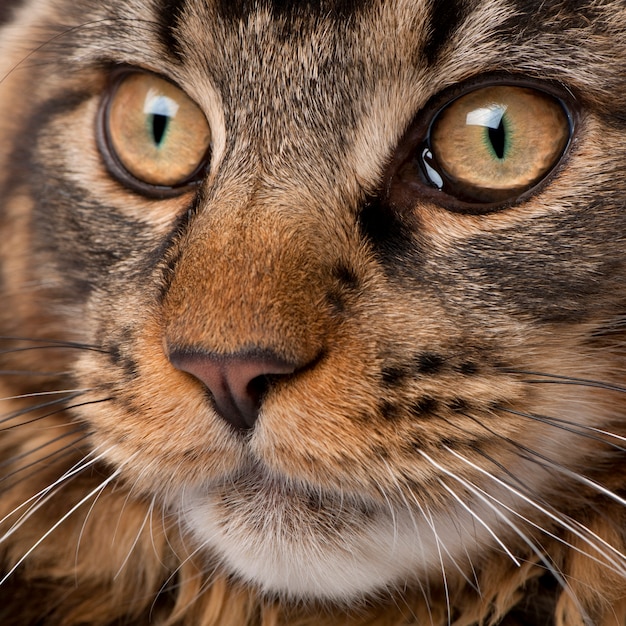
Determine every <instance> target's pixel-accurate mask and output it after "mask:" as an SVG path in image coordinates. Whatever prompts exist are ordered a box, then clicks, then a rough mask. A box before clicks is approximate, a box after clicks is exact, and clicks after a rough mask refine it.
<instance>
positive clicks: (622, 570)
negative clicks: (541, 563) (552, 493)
mask: <svg viewBox="0 0 626 626" xmlns="http://www.w3.org/2000/svg"><path fill="white" fill-rule="evenodd" d="M446 450H447V451H448V452H450V453H451V454H453V455H454V456H455V457H457V458H458V459H459V460H461V461H463V462H464V463H466V464H467V465H469V466H470V467H472V468H473V469H475V470H477V471H479V472H480V473H482V474H483V475H485V476H487V477H488V478H489V479H491V480H493V481H494V482H496V483H497V484H498V485H501V486H502V487H504V488H505V489H507V490H508V491H509V492H510V493H512V494H514V495H515V496H517V497H519V498H520V499H522V500H523V501H524V502H526V503H527V504H530V505H531V506H533V507H534V508H535V509H537V510H538V511H540V512H541V513H543V514H544V515H546V516H547V517H549V518H550V519H551V520H553V521H555V522H556V523H557V524H559V525H560V526H561V527H562V528H564V529H565V530H569V531H570V532H571V533H572V534H574V535H575V536H576V537H578V538H579V539H581V540H582V541H584V542H585V543H586V544H587V545H588V546H589V547H590V548H593V549H595V550H597V549H598V547H599V546H598V545H597V544H596V543H594V542H593V541H592V540H591V539H589V537H588V536H586V534H585V532H582V531H580V530H578V529H577V528H576V526H581V525H580V523H577V524H576V525H572V524H570V523H568V522H567V520H565V519H564V518H563V517H562V516H559V515H557V514H555V513H553V512H551V511H550V510H549V509H547V508H546V507H544V506H541V505H540V504H539V503H538V502H536V501H535V500H533V499H532V498H530V497H528V496H526V495H524V494H523V493H522V492H521V491H519V490H518V489H515V487H513V486H512V485H509V484H508V483H506V482H505V481H503V480H501V479H500V478H498V477H497V476H494V475H493V474H491V473H490V472H488V471H486V470H484V469H483V468H481V467H480V466H478V465H476V464H475V463H473V462H472V461H470V460H469V459H466V458H465V457H463V456H462V455H460V454H458V453H457V452H455V451H454V450H452V449H451V448H448V447H446ZM555 469H557V470H564V468H560V467H559V466H555ZM442 471H444V470H443V469H442ZM564 471H565V470H564ZM572 477H577V475H576V474H574V473H573V472H572ZM590 483H591V484H594V483H593V482H592V481H590ZM607 491H608V490H607ZM609 493H610V492H609ZM485 495H486V496H487V497H490V498H492V499H494V500H495V498H493V496H491V494H489V493H486V492H485ZM616 498H619V496H616ZM619 500H621V498H619ZM498 503H499V504H500V505H501V506H503V507H505V508H506V509H507V510H508V511H509V512H511V513H513V514H514V515H516V516H518V517H520V518H522V519H524V521H526V522H527V523H529V524H532V525H533V526H534V527H535V528H538V529H539V530H541V531H542V532H544V533H546V534H547V535H549V536H551V537H552V538H553V539H556V540H558V541H560V542H561V543H563V544H565V545H567V546H568V547H570V548H572V549H574V550H576V551H578V552H580V553H581V554H585V555H586V556H588V557H589V558H590V559H592V560H594V561H596V562H597V563H600V564H603V565H606V563H605V562H603V561H601V560H599V559H597V558H596V557H593V556H592V555H590V554H588V553H586V552H584V551H583V550H581V549H580V548H576V547H575V546H573V545H571V544H570V543H568V542H566V541H565V540H564V539H562V538H560V537H557V536H556V535H554V534H552V533H550V532H548V531H547V530H546V529H544V528H541V526H539V525H538V524H536V523H534V522H532V521H530V520H528V519H526V518H524V516H522V515H521V514H520V513H519V512H517V511H515V510H514V509H512V508H511V507H508V506H507V505H505V504H504V503H502V502H499V501H498ZM582 527H583V528H585V527H584V526H582ZM585 531H588V529H586V528H585ZM600 541H601V544H602V545H603V546H604V547H606V548H607V549H608V550H609V551H610V552H612V553H613V554H614V555H615V556H617V557H619V559H620V561H621V563H620V562H619V561H616V560H615V559H613V558H609V555H608V554H606V553H605V554H604V556H605V557H606V558H607V560H608V561H609V562H610V563H611V564H612V565H614V566H615V571H616V573H618V574H620V575H622V576H624V575H626V555H624V554H623V553H622V552H620V551H619V550H618V549H617V548H615V547H614V546H612V545H611V544H609V543H607V542H606V541H604V540H600Z"/></svg>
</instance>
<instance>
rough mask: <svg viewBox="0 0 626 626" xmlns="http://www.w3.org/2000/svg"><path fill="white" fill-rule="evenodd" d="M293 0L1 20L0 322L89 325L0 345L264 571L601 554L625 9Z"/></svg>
mask: <svg viewBox="0 0 626 626" xmlns="http://www.w3.org/2000/svg"><path fill="white" fill-rule="evenodd" d="M164 4H167V6H166V7H164V6H163V5H164ZM322 4H323V5H324V6H323V7H322V6H320V7H318V8H315V7H314V3H313V4H311V5H305V6H302V7H299V6H295V5H294V6H293V7H288V6H283V5H280V6H278V5H276V6H273V5H271V4H270V3H267V5H266V4H263V3H260V4H259V6H252V4H248V3H245V2H242V3H238V2H235V3H222V2H217V1H216V2H213V1H211V0H202V1H200V0H193V1H192V0H186V1H182V0H181V1H178V2H170V3H162V2H156V1H154V2H146V1H142V2H138V1H137V0H131V1H125V2H121V1H113V2H109V3H106V6H100V5H98V4H96V3H88V2H78V3H76V2H74V3H69V2H68V3H66V2H58V3H55V4H54V5H52V4H51V3H50V2H45V1H39V2H35V1H33V2H30V3H28V6H27V7H26V8H25V9H24V10H23V11H21V12H19V13H18V18H17V20H16V23H15V25H14V26H12V27H11V28H9V29H8V30H7V31H6V32H5V35H4V41H5V42H6V43H7V46H8V50H9V53H8V54H7V55H6V58H5V60H4V61H3V67H2V71H1V73H2V75H3V76H5V79H4V82H3V84H2V85H0V102H2V103H3V104H2V106H3V118H4V119H3V123H2V129H1V133H2V143H3V145H6V146H11V148H10V149H7V150H3V155H2V158H3V163H2V172H3V182H2V184H3V192H2V196H3V198H4V199H3V205H2V209H1V211H2V212H1V214H0V219H2V226H1V228H2V233H3V241H2V242H0V259H1V260H2V283H1V284H2V293H3V298H4V299H5V302H6V303H7V304H6V305H5V310H4V311H2V312H0V318H1V322H2V334H4V335H7V336H9V335H10V336H16V337H26V338H31V339H37V340H42V341H43V340H48V341H57V342H59V341H61V342H73V343H75V344H77V345H78V344H80V345H81V346H87V347H89V349H82V350H78V349H72V348H71V347H69V346H68V345H66V346H65V349H60V347H59V346H57V347H56V348H55V349H54V350H53V351H52V352H54V355H53V356H51V357H50V364H51V365H52V366H51V367H49V365H48V364H42V361H41V353H36V352H35V353H33V352H28V353H23V354H22V353H19V354H18V353H14V354H11V355H9V356H7V357H5V358H6V362H7V363H9V364H11V365H10V367H9V365H7V369H29V370H35V371H42V370H45V371H52V370H55V371H59V372H64V374H63V376H50V377H49V378H50V381H54V382H50V381H49V382H48V383H46V384H47V385H48V387H47V388H55V389H56V388H65V389H76V390H78V392H76V393H77V394H79V395H80V403H76V404H79V406H76V407H74V408H70V409H68V411H67V413H66V414H65V415H64V416H63V418H61V417H55V418H53V419H55V420H61V421H63V423H64V424H65V423H67V424H69V426H66V428H75V427H76V424H79V425H81V428H83V429H84V430H83V432H84V433H85V436H86V443H85V442H83V443H82V444H81V445H83V446H85V449H86V450H88V451H89V453H90V454H91V455H92V456H91V458H96V459H97V460H98V462H99V463H101V464H104V465H105V466H106V468H107V471H108V472H109V474H108V475H111V473H114V474H113V475H114V476H115V482H116V484H117V485H118V486H119V487H118V488H121V489H123V490H126V491H125V493H126V492H127V493H128V494H130V495H129V496H128V497H129V498H131V499H134V500H137V501H147V502H150V503H152V504H151V506H152V507H157V508H158V509H159V510H162V511H165V512H166V514H167V515H168V516H169V518H170V519H173V520H174V524H175V525H177V526H179V527H180V528H181V529H182V531H181V532H182V533H183V535H184V536H185V537H186V541H187V542H188V544H189V545H191V546H192V549H193V550H194V551H197V553H198V554H199V555H200V556H201V559H202V560H203V561H204V562H205V563H206V567H207V568H211V567H215V566H216V564H217V566H218V567H221V568H224V570H225V571H226V572H227V573H229V574H232V575H234V576H236V577H237V578H238V579H239V580H243V581H245V582H246V583H249V584H251V585H253V586H255V587H257V588H260V589H261V590H262V591H264V592H267V593H270V594H278V595H279V596H281V597H285V598H290V599H296V600H302V599H304V600H311V599H315V600H317V599H321V600H332V601H338V602H342V603H351V602H354V601H355V600H357V599H361V598H363V597H368V596H370V595H371V594H377V593H381V592H382V591H385V590H388V589H395V588H397V587H401V586H404V585H408V586H409V587H410V586H414V587H415V586H417V585H418V584H424V581H432V580H440V579H441V578H442V576H443V578H444V581H445V577H446V575H448V576H449V577H450V579H451V580H452V579H455V578H459V577H460V578H462V577H463V576H468V575H469V574H468V572H471V571H472V568H473V567H474V564H476V567H477V568H478V567H479V565H480V564H481V563H482V562H483V560H485V559H486V558H488V556H485V555H490V554H496V553H499V554H502V553H504V554H505V555H506V559H507V560H508V561H509V562H510V563H512V564H514V565H515V566H517V564H519V563H520V562H521V561H523V560H525V559H535V560H537V561H544V562H545V563H546V564H547V566H548V567H549V568H550V567H553V568H554V569H555V570H556V569H558V568H564V569H565V571H564V576H563V578H564V579H567V577H568V576H569V572H568V571H567V568H566V567H565V566H564V565H563V562H562V560H559V559H561V556H560V555H561V553H562V551H563V550H564V549H567V548H569V547H571V546H572V544H573V543H575V542H579V544H580V546H582V547H581V548H580V549H579V552H582V554H583V556H588V555H589V554H593V558H595V559H596V560H599V562H600V563H603V564H604V565H606V566H607V568H615V567H619V568H621V571H623V567H624V563H623V558H624V557H623V555H622V554H621V553H619V552H618V553H617V554H614V553H612V552H611V550H610V549H608V548H607V547H606V545H604V544H603V539H602V537H599V535H598V532H599V531H598V529H597V527H596V526H594V525H593V523H591V522H589V521H588V520H587V519H586V517H584V516H582V514H581V513H580V511H582V510H586V509H588V508H589V507H590V506H591V507H594V506H596V507H600V508H604V509H605V510H608V509H607V507H610V506H611V505H610V504H609V503H610V502H612V501H613V500H615V498H616V497H617V496H615V497H612V494H613V491H614V490H619V489H622V488H623V478H622V477H623V475H624V474H623V454H622V449H621V447H620V446H621V444H620V442H621V440H622V439H621V438H622V437H623V436H624V433H623V425H622V424H623V419H622V417H623V416H622V411H623V409H622V405H623V401H622V400H621V394H622V390H621V388H620V385H621V384H623V337H622V332H623V331H622V326H623V310H624V309H623V305H624V296H623V294H622V288H621V283H622V281H623V279H624V274H625V268H624V261H623V248H624V237H625V235H624V233H625V232H626V213H625V212H624V193H623V188H624V163H625V162H626V144H625V143H624V122H625V117H624V111H625V110H626V85H625V84H624V76H623V71H622V70H621V69H620V68H621V64H620V63H616V61H615V59H616V58H617V59H624V58H626V49H625V44H624V42H626V38H625V37H624V34H625V33H624V30H625V29H626V13H625V12H624V9H623V7H622V6H621V4H620V3H617V2H615V3H612V2H608V1H607V2H602V3H599V4H598V3H596V4H594V5H593V6H591V5H590V6H587V5H584V6H583V5H582V4H581V5H580V6H579V4H576V6H573V4H572V3H570V4H567V3H565V4H564V3H557V2H542V3H530V4H529V3H528V2H524V3H521V2H513V1H509V2H505V1H496V0H492V1H489V2H478V3H474V5H473V6H472V7H470V6H469V5H466V4H459V3H441V2H425V1H422V0H411V1H401V0H398V1H394V2H384V3H379V2H374V1H371V2H364V3H360V4H358V5H354V6H352V5H351V4H348V3H346V4H345V5H344V4H341V3H340V4H337V5H335V4H334V3H328V6H326V4H324V3H322ZM318 9H319V10H318ZM33 42H36V43H39V42H41V46H40V47H39V48H36V51H35V52H34V53H31V55H30V56H29V53H28V50H29V49H32V48H34V44H33ZM103 42H104V43H103ZM16 345H18V346H19V345H22V344H20V343H19V342H17V344H16ZM16 363H17V365H16ZM58 381H64V382H63V383H61V382H58ZM67 381H71V383H68V382H67ZM0 383H1V384H2V385H3V387H6V389H5V392H4V393H5V395H7V396H9V395H15V394H16V393H18V392H19V393H33V392H35V391H37V390H38V389H40V388H41V385H40V380H34V379H33V378H32V377H31V378H29V377H26V376H24V377H22V378H21V379H19V380H17V381H15V380H13V379H11V380H7V381H6V383H5V381H4V380H1V381H0ZM61 384H63V385H65V386H64V387H60V385H61ZM68 384H70V385H71V386H70V387H68V386H66V385H68ZM54 385H56V387H55V386H54ZM51 386H52V387H51ZM16 390H17V391H16ZM14 419H17V421H24V420H23V419H21V418H19V417H17V418H14ZM27 419H28V417H27ZM18 430H19V429H18ZM34 430H35V428H34V427H33V428H31V431H34ZM24 431H25V427H21V432H24ZM31 431H29V432H31ZM17 436H18V435H15V437H17ZM20 445H24V444H20ZM585 515H586V514H585ZM573 537H574V538H573ZM552 539H554V546H553V547H548V548H546V549H545V550H544V548H543V546H544V544H545V545H546V546H548V545H549V544H550V542H551V541H552ZM550 545H551V544H550ZM613 545H614V544H613ZM616 549H617V550H618V551H619V550H620V549H621V548H620V547H619V546H616ZM550 550H551V552H550ZM553 563H557V564H555V565H553ZM616 563H617V565H616ZM459 573H460V574H459Z"/></svg>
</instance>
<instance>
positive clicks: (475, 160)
mask: <svg viewBox="0 0 626 626" xmlns="http://www.w3.org/2000/svg"><path fill="white" fill-rule="evenodd" d="M570 133H571V125H570V121H569V117H568V115H567V113H566V111H565V109H564V107H563V105H562V104H561V102H560V101H559V100H558V99H556V98H554V97H553V96H551V95H549V94H547V93H545V92H543V91H539V90H536V89H531V88H528V87H520V86H512V85H498V86H491V87H483V88H480V89H476V90H474V91H471V92H469V93H467V94H465V95H463V96H461V97H459V98H457V99H456V100H453V101H452V102H451V103H450V104H448V105H447V106H446V107H444V108H443V109H442V110H441V111H440V112H439V113H438V115H437V116H436V117H435V119H434V121H433V124H432V127H431V131H430V142H429V148H430V153H429V154H428V155H427V156H428V157H429V160H428V161H427V162H426V171H427V175H428V177H429V178H430V180H431V182H432V183H433V184H435V186H438V187H441V188H444V189H446V188H447V189H446V190H447V191H449V192H450V193H451V194H452V195H459V196H460V197H461V198H462V199H468V200H470V201H478V202H497V201H501V200H505V199H509V198H512V197H514V196H515V195H516V194H519V193H521V192H523V191H525V190H527V189H530V188H531V187H533V186H534V185H535V184H536V183H537V182H539V181H540V180H541V179H542V178H543V177H545V176H546V174H547V173H548V172H549V171H550V170H551V169H552V168H553V167H554V165H555V164H556V163H557V161H558V160H559V158H560V156H561V155H562V154H563V151H564V150H565V148H566V146H567V143H568V141H569V137H570Z"/></svg>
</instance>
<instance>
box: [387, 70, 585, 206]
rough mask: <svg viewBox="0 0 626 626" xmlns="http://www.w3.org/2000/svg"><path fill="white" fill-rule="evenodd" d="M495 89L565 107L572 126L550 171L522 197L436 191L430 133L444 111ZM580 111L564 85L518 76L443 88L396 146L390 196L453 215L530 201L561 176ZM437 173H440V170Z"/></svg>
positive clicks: (493, 77)
mask: <svg viewBox="0 0 626 626" xmlns="http://www.w3.org/2000/svg"><path fill="white" fill-rule="evenodd" d="M494 86H511V87H525V88H528V89H532V90H534V91H538V92H541V93H543V94H545V95H547V96H550V97H552V98H553V99H555V100H556V101H557V102H558V103H559V104H560V105H561V108H562V109H563V112H564V114H565V117H566V119H567V122H568V125H569V137H568V139H567V141H566V143H565V146H564V148H563V150H562V152H561V154H560V156H559V157H558V158H557V159H556V161H555V162H554V164H553V165H552V167H551V168H550V169H549V170H548V171H547V172H546V173H545V175H544V176H543V177H542V178H541V179H539V180H538V181H537V182H536V183H535V184H533V185H531V186H530V187H529V188H527V189H525V190H523V191H522V192H520V193H513V194H512V195H511V196H510V197H508V198H506V199H503V200H498V201H494V202H480V201H476V200H474V199H472V198H468V197H467V196H465V197H464V196H463V194H462V193H459V194H457V195H455V193H454V190H453V189H451V188H450V187H451V186H450V185H446V184H445V180H444V181H443V182H444V185H443V187H442V188H438V187H437V186H435V184H434V183H433V182H432V181H431V179H430V178H429V174H428V168H429V167H433V168H434V169H436V165H437V164H436V160H435V161H432V160H430V159H431V158H432V157H433V150H432V145H431V132H432V128H433V125H434V124H435V122H436V120H437V118H438V116H439V115H440V113H441V112H442V111H443V110H444V109H445V108H446V107H448V106H449V105H450V104H451V103H452V102H454V101H456V100H458V99H459V98H461V97H463V96H464V95H466V94H469V93H471V92H473V91H476V90H478V89H482V88H485V87H494ZM579 121H580V111H579V107H578V104H577V101H576V100H575V98H574V96H573V95H572V93H571V92H570V91H569V90H567V89H566V88H565V87H563V86H562V85H560V84H556V83H553V82H549V81H541V80H534V79H531V78H528V77H521V76H518V75H515V74H502V73H496V74H489V75H483V76H480V77H477V78H473V79H470V80H468V81H464V82H463V83H460V84H458V85H454V86H453V87H450V88H447V89H444V90H443V91H442V92H440V93H439V94H437V95H435V96H434V97H433V98H431V99H430V100H429V102H428V103H427V104H426V105H425V106H424V107H423V108H422V109H421V110H420V112H419V113H418V114H417V116H416V117H415V118H414V120H413V122H412V123H411V125H410V126H409V128H408V130H407V131H406V132H405V134H404V136H403V137H402V139H401V140H400V141H399V143H398V148H397V149H396V151H395V154H394V156H393V158H392V161H391V163H390V166H389V168H388V170H387V171H388V174H387V176H386V180H387V184H386V188H387V195H388V197H389V200H390V201H391V202H392V204H394V205H395V206H399V207H413V206H415V203H416V202H417V201H418V200H419V199H421V198H423V199H425V200H429V201H432V202H433V203H435V204H437V205H439V206H441V207H443V208H445V209H447V210H449V211H452V212H455V213H466V214H477V215H482V214H486V213H493V212H496V211H501V210H503V209H506V208H509V207H511V206H514V205H516V204H519V203H521V202H523V201H524V200H527V199H528V198H530V197H531V196H533V195H535V194H536V193H537V192H539V191H540V190H541V189H542V188H543V187H544V186H545V185H547V184H548V182H549V181H550V180H551V179H552V178H553V177H554V176H555V175H556V174H557V173H558V171H559V170H560V169H561V168H562V166H563V164H564V163H565V162H566V161H567V157H568V155H569V153H570V149H571V147H572V143H573V141H574V139H575V137H576V132H577V130H578V127H579ZM438 173H439V172H438Z"/></svg>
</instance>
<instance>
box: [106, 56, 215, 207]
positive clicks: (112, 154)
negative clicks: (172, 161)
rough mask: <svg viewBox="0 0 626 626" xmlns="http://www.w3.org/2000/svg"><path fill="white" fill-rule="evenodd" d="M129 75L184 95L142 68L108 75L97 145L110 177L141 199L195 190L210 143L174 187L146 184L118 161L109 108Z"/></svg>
mask: <svg viewBox="0 0 626 626" xmlns="http://www.w3.org/2000/svg"><path fill="white" fill-rule="evenodd" d="M132 74H143V75H152V76H154V77H156V78H158V79H160V80H164V81H167V82H169V83H170V84H172V85H173V86H174V87H176V89H179V90H180V91H182V92H183V93H185V90H184V89H181V88H180V87H179V86H178V85H177V84H176V83H174V82H173V81H171V80H169V79H168V78H167V77H165V76H162V75H161V74H156V73H153V72H149V71H147V70H143V69H137V68H129V67H124V68H116V69H114V70H113V71H112V72H111V78H110V80H109V84H108V85H107V87H106V90H105V92H104V94H103V95H102V98H101V100H100V106H99V109H98V115H97V123H96V143H97V145H98V149H99V151H100V155H101V156H102V160H103V161H104V165H105V167H106V169H107V170H108V171H109V173H110V174H111V176H113V178H115V179H116V180H117V181H118V182H119V183H121V184H122V185H124V187H126V188H127V189H130V190H131V191H135V192H137V193H139V194H141V195H142V196H146V197H148V198H154V199H158V200H162V199H165V198H174V197H176V196H180V195H182V194H184V193H187V192H189V191H191V190H193V189H194V188H196V187H198V186H199V185H200V184H201V183H202V181H203V180H204V177H205V175H206V173H207V171H208V169H209V166H210V164H211V153H212V144H209V147H208V148H207V151H206V153H205V155H204V156H203V157H202V159H201V160H200V161H199V163H198V167H197V168H196V169H195V170H194V171H193V172H192V173H191V174H190V175H189V176H188V177H187V178H185V179H184V180H183V181H182V182H180V183H179V184H177V185H173V186H169V185H151V184H150V183H146V182H144V181H142V180H140V179H139V178H137V177H136V176H134V175H133V174H131V173H130V172H129V171H128V170H127V169H126V167H125V166H124V164H123V163H122V162H121V160H120V159H119V157H118V156H117V153H116V151H115V149H114V148H113V145H112V141H111V137H110V133H109V109H110V107H111V102H112V100H113V96H114V95H115V93H116V92H117V89H118V87H119V86H120V85H121V84H122V82H123V81H124V80H125V79H126V78H128V76H130V75H132Z"/></svg>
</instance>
